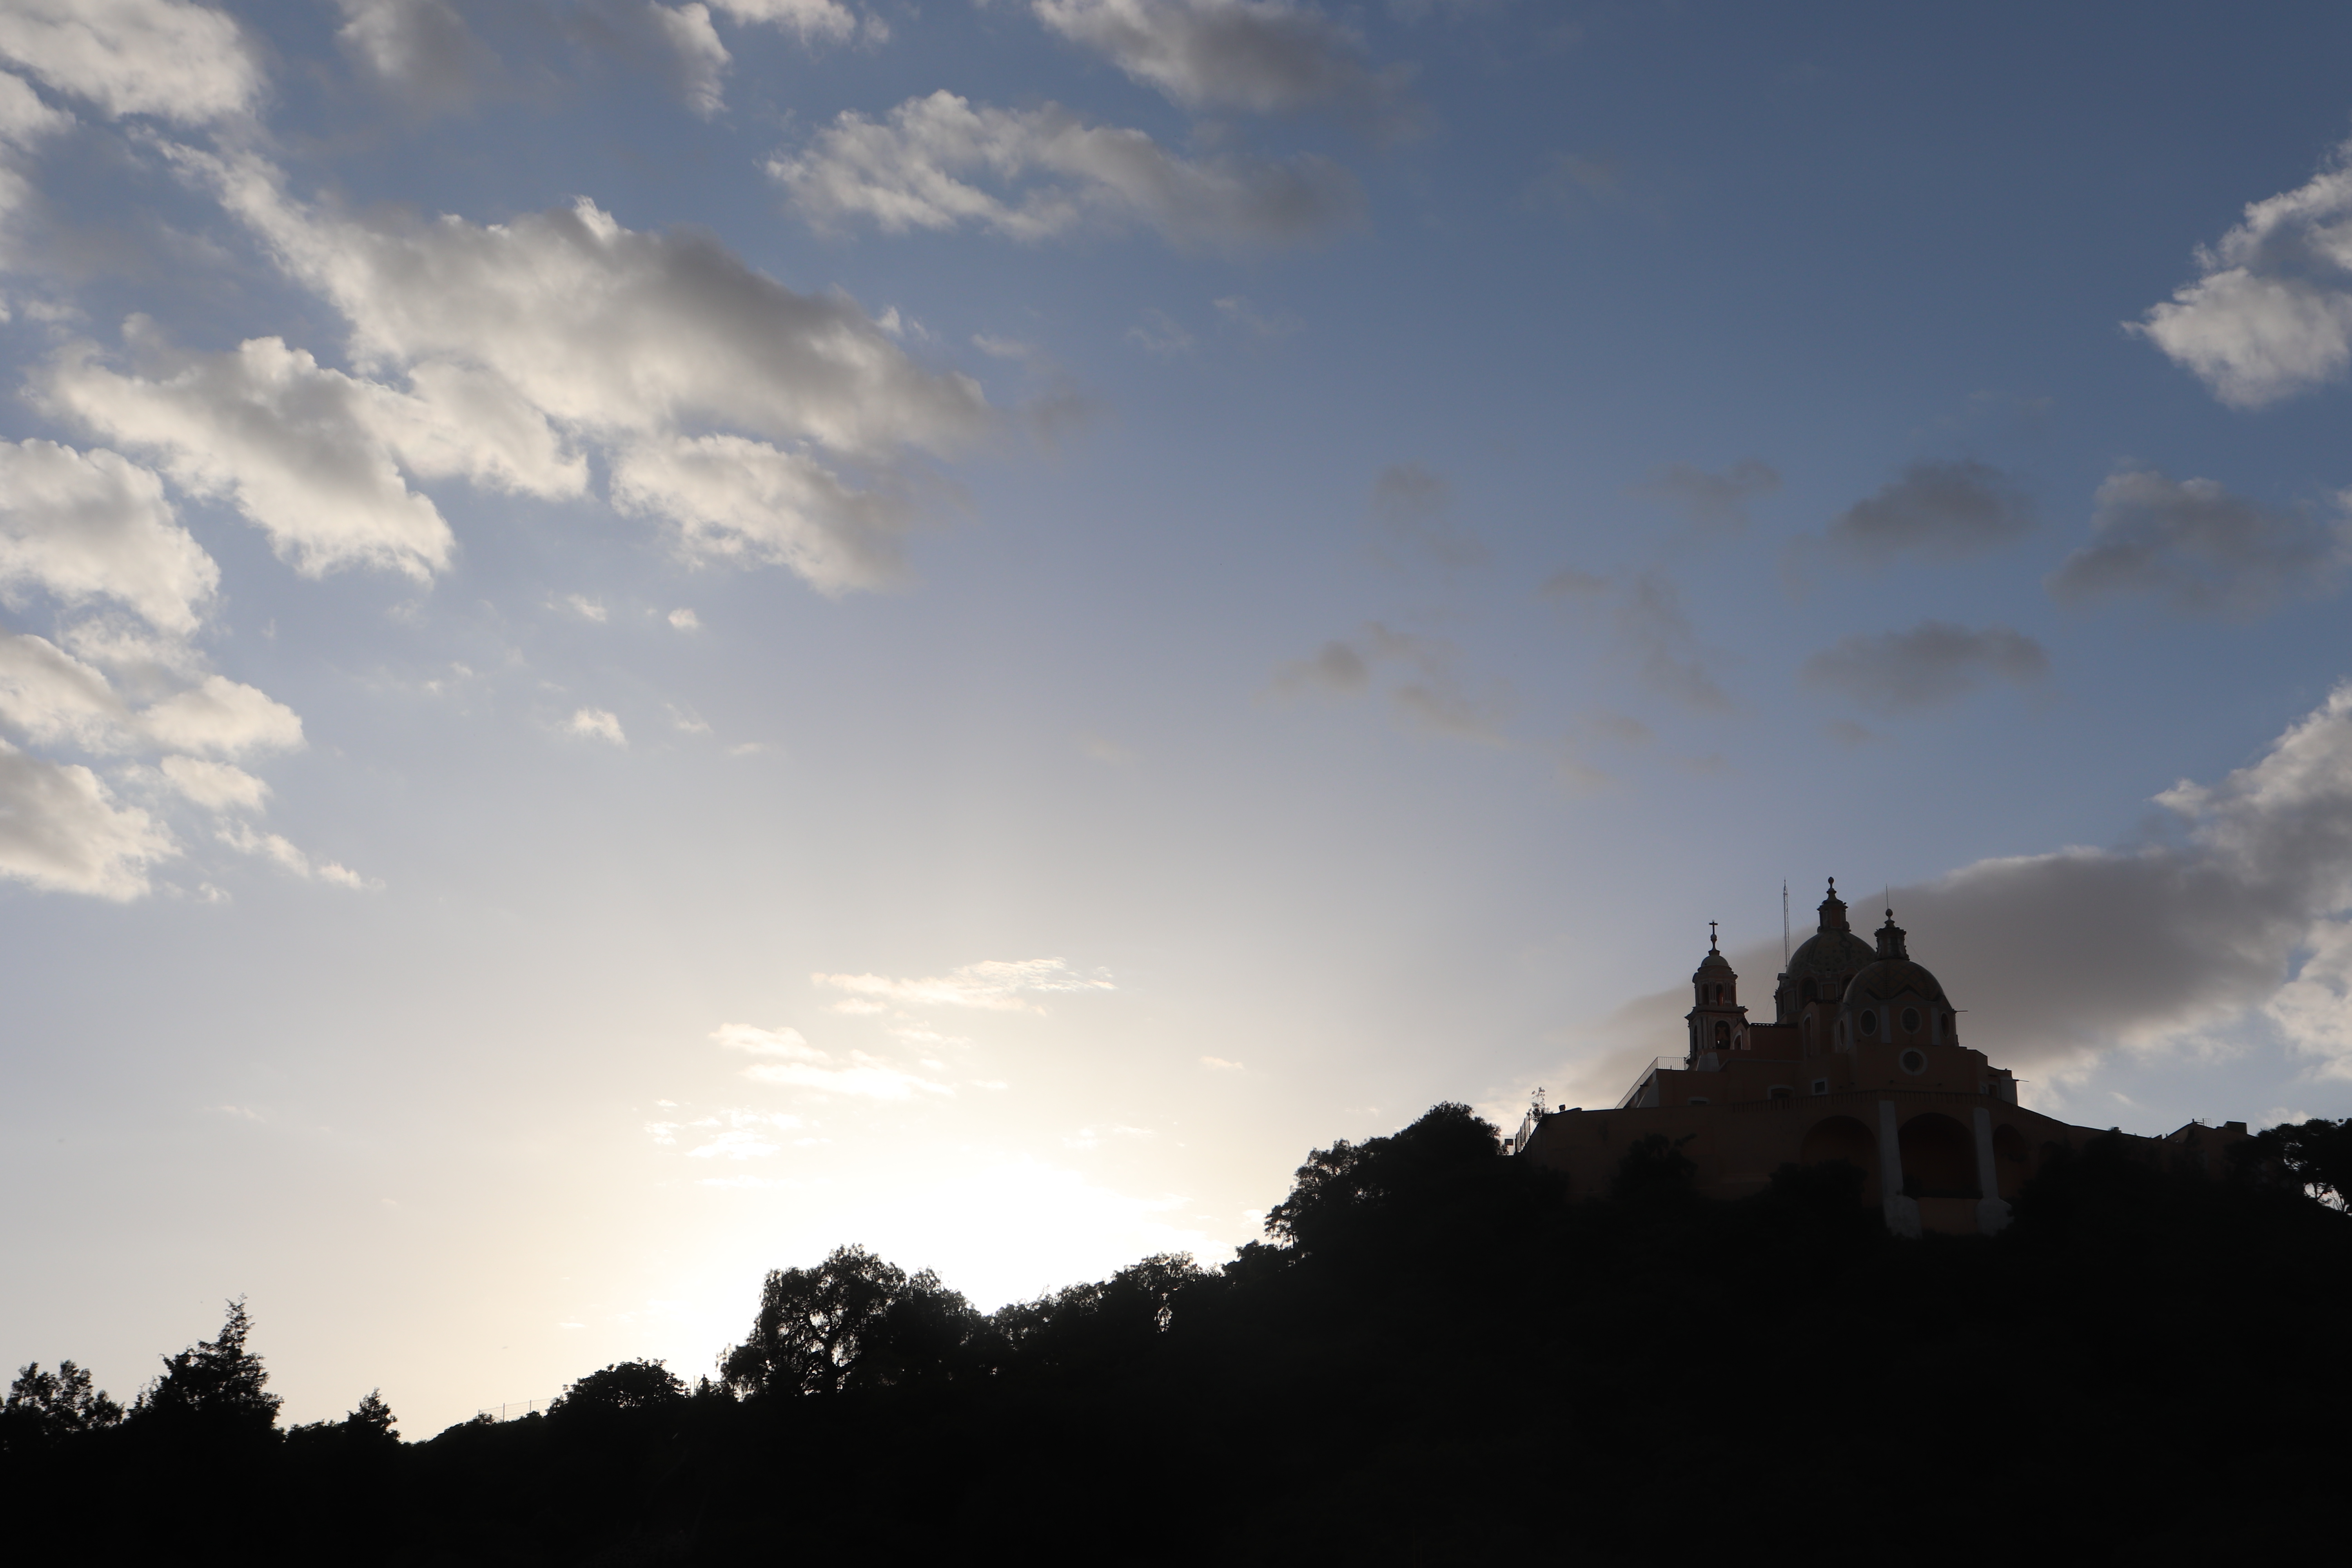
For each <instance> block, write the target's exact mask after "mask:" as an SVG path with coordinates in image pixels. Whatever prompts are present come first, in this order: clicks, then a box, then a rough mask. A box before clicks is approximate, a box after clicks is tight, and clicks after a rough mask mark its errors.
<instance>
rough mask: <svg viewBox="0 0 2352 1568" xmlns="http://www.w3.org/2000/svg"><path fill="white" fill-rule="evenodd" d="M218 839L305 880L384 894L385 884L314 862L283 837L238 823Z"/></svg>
mask: <svg viewBox="0 0 2352 1568" xmlns="http://www.w3.org/2000/svg"><path fill="white" fill-rule="evenodd" d="M214 837H217V838H218V839H219V840H220V841H221V842H222V843H223V844H226V845H227V846H228V847H230V848H232V849H235V850H236V851H238V852H239V853H240V854H246V855H258V856H260V857H261V858H263V859H265V860H268V861H270V862H271V863H272V864H274V865H276V866H277V867H278V868H279V869H280V870H283V871H286V872H289V873H290V874H291V875H293V876H296V877H300V878H302V879H305V880H308V879H312V878H316V879H318V880H320V881H321V882H332V883H334V884H335V885H336V886H337V887H339V888H350V889H353V890H354V891H357V892H380V891H382V890H383V883H382V882H379V881H376V880H374V879H372V878H368V877H362V876H361V875H360V874H359V873H358V872H357V871H354V870H352V868H350V867H348V866H344V865H341V864H339V863H337V862H335V861H333V860H313V859H311V858H310V856H308V855H306V854H304V853H303V852H302V850H301V849H300V848H299V847H298V846H297V845H295V844H294V842H293V841H292V840H290V839H289V838H287V837H284V836H283V835H282V834H277V833H262V832H258V831H257V830H256V829H254V828H252V827H250V826H247V825H246V824H244V823H242V822H238V823H231V824H229V825H227V826H223V827H221V828H220V829H218V830H217V831H216V832H215V835H214Z"/></svg>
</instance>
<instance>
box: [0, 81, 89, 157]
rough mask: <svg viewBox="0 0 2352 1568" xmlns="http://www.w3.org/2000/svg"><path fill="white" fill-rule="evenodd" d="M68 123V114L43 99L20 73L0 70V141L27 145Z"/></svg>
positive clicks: (71, 117)
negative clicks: (12, 73) (15, 74)
mask: <svg viewBox="0 0 2352 1568" xmlns="http://www.w3.org/2000/svg"><path fill="white" fill-rule="evenodd" d="M72 123H73V116H72V115H70V114H68V113H67V112H66V111H65V110H62V109H56V108H52V107H51V106H50V105H48V104H46V103H43V102H42V101H41V95H40V94H39V93H37V92H35V91H34V90H33V89H32V88H31V87H30V86H28V85H27V84H26V81H25V79H24V78H23V77H20V76H14V75H11V74H9V73H8V72H5V71H0V142H8V143H9V144H10V145H12V146H15V147H19V148H27V149H29V148H30V147H32V146H33V144H34V143H35V142H39V141H41V140H42V139H44V138H45V137H48V136H52V135H54V134H56V133H57V132H60V131H62V130H64V129H65V128H66V127H67V126H68V125H71V124H72Z"/></svg>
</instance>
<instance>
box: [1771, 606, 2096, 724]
mask: <svg viewBox="0 0 2352 1568" xmlns="http://www.w3.org/2000/svg"><path fill="white" fill-rule="evenodd" d="M2049 675H2050V654H2049V651H2048V650H2047V649H2045V648H2044V647H2042V645H2041V644H2040V643H2038V642H2036V641H2034V640H2033V639H2032V637H2027V636H2026V635H2025V634H2024V633H2022V632H2015V631H2011V630H2010V629H2009V628H2008V627H2007V626H1987V627H1985V628H1984V629H1983V630H1982V631H1974V630H1971V629H1969V627H1967V626H1954V625H1953V624H1952V623H1951V622H1949V621H1922V622H1920V623H1919V624H1918V625H1917V626H1913V627H1912V628H1911V629H1910V630H1908V631H1901V632H1880V633H1876V634H1870V635H1866V634H1863V633H1859V632H1858V633H1856V634H1855V635H1853V637H1846V638H1844V639H1843V641H1841V642H1839V643H1838V644H1837V646H1836V647H1832V648H1828V649H1825V650H1824V651H1822V652H1821V653H1817V654H1815V655H1814V656H1813V657H1812V658H1810V659H1807V660H1806V661H1805V668H1804V677H1805V679H1806V680H1808V681H1810V682H1811V683H1812V684H1813V685H1815V686H1821V687H1826V688H1827V689H1831V690H1832V691H1838V692H1842V693H1843V694H1844V695H1845V696H1847V697H1849V698H1852V699H1853V700H1854V701H1856V702H1859V703H1861V704H1863V705H1864V707H1866V708H1871V709H1874V710H1877V711H1879V712H1882V713H1894V712H1900V711H1903V710H1916V709H1921V708H1933V707H1937V706H1940V705H1941V704H1943V703H1947V702H1950V701H1952V700H1955V699H1956V698H1958V697H1961V696H1963V695H1965V694H1966V693H1968V692H1969V691H1973V690H1974V689H1977V688H1978V687H1979V686H1981V685H1983V684H1984V683H1985V682H1986V681H1987V680H1993V679H1998V680H2005V681H2008V682H2009V683H2010V684H2011V685H2012V686H2032V685H2036V684H2039V683H2040V682H2041V681H2042V680H2045V679H2048V678H2049Z"/></svg>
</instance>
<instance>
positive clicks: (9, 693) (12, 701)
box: [0, 633, 134, 753]
mask: <svg viewBox="0 0 2352 1568" xmlns="http://www.w3.org/2000/svg"><path fill="white" fill-rule="evenodd" d="M0 724H5V725H6V726H7V727H8V728H9V729H11V730H14V731H16V732H17V733H18V734H21V735H23V736H24V737H26V739H27V740H30V741H32V742H34V743H36V744H37V745H43V746H58V745H68V746H73V747H77V748H79V750H82V751H85V752H101V753H102V752H121V751H125V750H128V749H130V747H131V745H132V744H133V734H134V721H133V720H132V718H131V710H130V706H129V705H128V704H127V703H125V702H124V701H123V700H122V699H121V696H120V695H118V694H117V693H116V691H115V689H114V688H113V686H112V685H111V684H110V682H109V681H108V680H107V679H106V677H105V675H104V674H102V673H101V672H100V671H99V670H97V669H95V668H91V667H90V666H89V665H87V664H84V663H83V662H82V661H81V660H79V659H78V658H74V657H73V655H71V654H69V653H67V652H66V651H65V650H64V649H62V648H60V647H58V646H57V645H56V644H54V643H52V642H50V641H48V640H47V638H45V637H34V636H31V635H30V634H28V633H0Z"/></svg>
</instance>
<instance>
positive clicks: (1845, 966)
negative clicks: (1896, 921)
mask: <svg viewBox="0 0 2352 1568" xmlns="http://www.w3.org/2000/svg"><path fill="white" fill-rule="evenodd" d="M1876 956H1877V955H1876V954H1875V953H1874V952H1872V951H1871V946H1870V943H1868V942H1864V941H1863V940H1862V938H1860V937H1858V936H1856V935H1854V934H1853V928H1851V927H1850V926H1848V925H1847V924H1846V921H1845V900H1843V899H1841V898H1839V897H1838V896H1837V879H1835V878H1832V879H1830V895H1829V897H1828V898H1826V899H1823V900H1822V924H1821V929H1820V930H1819V931H1815V932H1814V933H1813V934H1812V935H1811V936H1809V937H1807V938H1806V939H1805V940H1804V942H1802V943H1801V945H1800V946H1799V947H1798V949H1797V951H1796V952H1792V953H1790V955H1789V967H1788V970H1787V971H1786V973H1787V974H1788V976H1789V978H1790V979H1791V980H1813V979H1827V978H1829V977H1831V976H1833V975H1846V974H1852V973H1853V972H1854V971H1855V970H1857V969H1860V968H1862V967H1863V966H1864V964H1866V963H1869V962H1870V961H1871V960H1872V959H1873V958H1874V957H1876Z"/></svg>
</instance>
